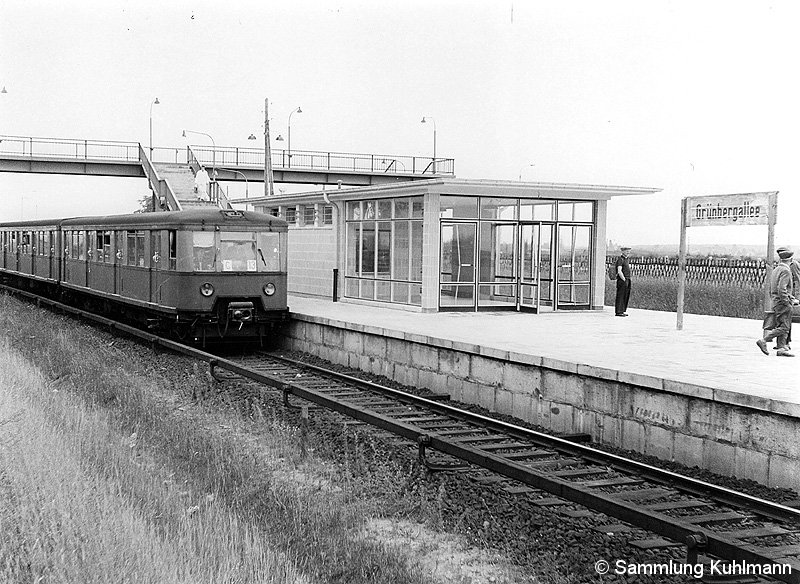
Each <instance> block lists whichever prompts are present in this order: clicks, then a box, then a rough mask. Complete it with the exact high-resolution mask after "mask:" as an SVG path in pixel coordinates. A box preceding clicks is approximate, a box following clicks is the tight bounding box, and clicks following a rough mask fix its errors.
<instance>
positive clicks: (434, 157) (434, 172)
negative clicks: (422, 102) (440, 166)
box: [420, 116, 436, 174]
mask: <svg viewBox="0 0 800 584" xmlns="http://www.w3.org/2000/svg"><path fill="white" fill-rule="evenodd" d="M428 120H430V121H431V122H432V123H433V174H436V120H434V119H433V118H432V117H430V116H422V120H421V121H420V124H427V123H428Z"/></svg>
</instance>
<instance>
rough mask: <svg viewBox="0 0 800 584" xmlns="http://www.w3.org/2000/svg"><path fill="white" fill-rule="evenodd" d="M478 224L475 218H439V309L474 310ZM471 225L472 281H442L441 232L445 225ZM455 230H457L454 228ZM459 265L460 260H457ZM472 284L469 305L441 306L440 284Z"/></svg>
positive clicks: (437, 295)
mask: <svg viewBox="0 0 800 584" xmlns="http://www.w3.org/2000/svg"><path fill="white" fill-rule="evenodd" d="M479 224H480V221H478V220H477V219H464V220H459V219H441V220H440V221H439V258H438V264H439V273H438V274H437V280H438V285H437V288H436V304H437V306H438V309H439V311H442V312H444V311H454V312H455V311H471V312H476V311H477V306H478V304H477V303H478V247H477V246H478V237H479V229H478V227H479ZM446 225H447V226H458V225H471V226H472V228H473V229H474V236H473V238H472V282H455V281H451V282H442V233H443V230H444V227H445V226H446ZM456 231H457V230H456ZM459 267H461V262H460V261H459ZM468 285H471V286H472V305H471V306H442V286H468Z"/></svg>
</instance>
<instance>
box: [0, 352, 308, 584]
mask: <svg viewBox="0 0 800 584" xmlns="http://www.w3.org/2000/svg"><path fill="white" fill-rule="evenodd" d="M0 359H2V363H3V366H2V367H1V368H0V386H2V388H3V390H2V392H0V581H2V582H48V583H57V582H64V583H77V582H81V583H93V582H97V583H101V582H103V583H105V582H108V581H115V582H136V583H150V582H152V583H172V582H209V583H210V582H234V581H235V582H299V581H301V579H300V578H299V577H298V575H297V573H296V572H295V570H294V567H293V563H294V562H293V561H291V560H290V559H289V558H287V557H286V556H285V555H284V554H281V553H278V552H275V551H274V550H271V549H269V548H268V547H267V546H266V545H265V543H264V540H263V538H261V537H260V534H259V531H260V530H259V529H258V528H257V527H256V526H255V524H253V523H247V522H242V521H241V520H240V519H239V518H238V517H237V516H236V515H235V514H234V513H232V512H231V510H230V509H228V508H227V507H226V505H224V504H221V503H219V502H217V501H213V500H209V499H207V498H206V497H205V493H202V492H200V493H197V492H193V491H192V490H191V489H189V490H186V489H187V487H186V485H181V484H178V483H176V481H175V480H174V475H173V474H172V473H170V472H169V470H168V468H166V467H165V466H164V465H163V464H161V463H160V462H159V461H158V460H156V459H152V458H150V457H147V456H145V455H143V454H142V453H141V452H139V451H138V447H137V444H136V439H135V438H131V437H129V436H123V435H121V434H120V433H119V432H118V431H117V430H116V429H114V427H113V425H112V421H111V419H110V417H109V415H108V414H107V413H105V412H103V411H100V410H97V409H90V408H87V407H86V405H85V404H84V403H83V402H82V401H81V400H80V399H78V398H76V397H75V396H74V395H72V394H70V393H68V392H64V391H59V390H58V389H57V388H53V386H52V385H51V384H49V383H48V382H47V380H46V379H45V378H44V377H43V376H42V375H41V373H40V372H39V371H37V370H35V369H33V368H32V367H31V366H30V365H29V364H28V363H27V362H26V361H25V360H24V359H23V358H21V357H20V356H19V355H18V354H16V353H15V352H14V351H12V350H11V349H10V348H9V346H8V343H7V341H5V340H2V341H0ZM198 499H199V501H200V504H199V505H196V506H193V502H194V501H195V500H198Z"/></svg>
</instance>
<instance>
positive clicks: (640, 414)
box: [287, 295, 800, 488]
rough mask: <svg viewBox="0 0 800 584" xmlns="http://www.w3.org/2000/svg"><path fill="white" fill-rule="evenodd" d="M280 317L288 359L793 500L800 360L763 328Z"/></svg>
mask: <svg viewBox="0 0 800 584" xmlns="http://www.w3.org/2000/svg"><path fill="white" fill-rule="evenodd" d="M288 303H289V307H290V312H291V314H292V317H293V322H295V323H296V324H295V325H293V326H294V327H295V330H293V331H292V332H290V333H289V334H290V336H293V337H294V338H293V344H291V343H290V345H287V346H292V348H295V349H301V350H308V351H309V352H314V351H315V347H316V348H321V352H320V351H318V352H317V354H318V355H319V356H321V357H323V358H327V359H329V360H331V361H334V362H340V363H343V364H346V365H350V366H355V367H357V368H361V369H363V370H367V371H369V372H372V373H377V374H383V375H385V376H387V377H390V378H393V379H395V380H396V381H398V382H401V383H406V384H415V385H416V384H417V383H418V384H419V385H420V386H427V387H430V388H431V389H434V390H435V391H440V392H443V393H448V394H449V395H450V397H451V398H453V399H457V400H459V401H463V402H467V403H476V404H479V405H482V406H484V407H486V408H487V409H489V410H492V411H498V412H501V413H507V414H510V415H512V416H514V417H517V418H520V419H523V420H526V421H530V422H532V423H537V424H540V425H543V426H545V427H549V428H551V429H552V430H554V431H557V432H559V431H560V432H582V433H588V434H591V435H592V437H593V439H595V440H597V441H599V442H606V443H609V444H612V445H614V446H619V447H622V448H627V449H631V450H637V451H640V452H644V453H646V454H652V455H654V456H657V457H659V458H662V459H665V460H676V461H678V462H681V463H684V464H687V465H689V466H695V465H696V466H700V467H702V468H707V469H709V470H711V471H714V472H718V473H720V474H729V475H734V476H740V477H743V478H750V479H753V480H756V481H759V482H762V483H764V484H768V485H770V486H783V487H791V488H798V487H800V442H799V441H797V439H796V437H797V435H798V432H800V356H798V357H794V358H789V357H778V356H776V354H775V352H774V351H771V354H770V355H769V356H766V355H764V354H763V353H761V351H760V350H759V348H758V347H757V346H756V343H755V341H756V339H758V338H760V335H761V321H757V320H749V319H737V318H723V317H711V316H703V315H694V314H686V315H684V326H683V330H680V331H679V330H676V315H675V313H670V312H658V311H648V310H637V309H629V311H628V314H629V316H628V317H627V318H620V317H616V316H614V314H613V310H612V309H609V308H606V310H604V311H580V312H578V311H575V312H571V311H564V312H557V313H553V312H545V313H541V314H533V313H517V312H480V313H474V312H469V313H467V312H442V313H432V314H431V313H418V312H409V311H404V310H397V309H389V308H382V307H376V306H373V305H361V304H355V303H348V302H332V301H331V300H330V299H327V298H316V297H304V296H299V295H291V296H290V297H289V300H288ZM796 326H797V325H796ZM797 337H798V340H797V342H796V343H795V344H796V347H795V348H796V349H797V352H798V354H800V330H798V332H797ZM770 345H774V343H770ZM409 347H411V348H410V349H409ZM392 362H393V363H394V365H392Z"/></svg>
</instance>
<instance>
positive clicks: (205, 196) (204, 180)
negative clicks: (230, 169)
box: [194, 166, 211, 201]
mask: <svg viewBox="0 0 800 584" xmlns="http://www.w3.org/2000/svg"><path fill="white" fill-rule="evenodd" d="M209 184H211V178H210V177H209V176H208V172H206V167H205V166H201V167H200V170H198V171H197V174H196V175H194V192H195V193H197V199H198V200H199V201H206V200H211V197H210V193H211V191H209V189H208V186H209Z"/></svg>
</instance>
